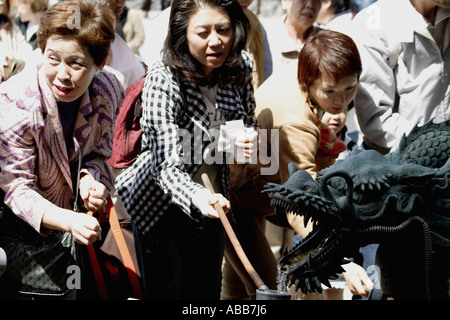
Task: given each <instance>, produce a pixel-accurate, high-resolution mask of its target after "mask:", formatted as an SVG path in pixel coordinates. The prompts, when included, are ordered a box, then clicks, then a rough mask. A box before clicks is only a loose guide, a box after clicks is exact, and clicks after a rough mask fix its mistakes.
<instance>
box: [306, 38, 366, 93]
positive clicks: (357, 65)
mask: <svg viewBox="0 0 450 320" xmlns="http://www.w3.org/2000/svg"><path fill="white" fill-rule="evenodd" d="M361 72H362V65H361V58H360V56H359V51H358V48H357V47H356V44H355V43H354V42H353V40H352V38H350V37H349V36H347V35H345V34H342V33H339V32H336V31H331V30H323V31H320V32H319V33H317V34H316V35H314V36H311V37H309V38H308V39H307V40H306V41H305V44H304V45H303V48H302V50H301V51H300V55H299V58H298V73H297V78H298V82H299V84H300V88H301V90H302V91H304V92H308V91H309V88H310V87H311V86H312V84H313V82H314V81H315V80H317V79H319V78H320V77H321V76H322V75H326V76H328V77H330V78H331V79H333V80H334V81H335V82H336V83H337V82H339V80H341V79H343V78H346V77H348V76H352V75H357V77H358V78H359V76H360V75H361Z"/></svg>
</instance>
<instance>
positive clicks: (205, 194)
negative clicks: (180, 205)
mask: <svg viewBox="0 0 450 320" xmlns="http://www.w3.org/2000/svg"><path fill="white" fill-rule="evenodd" d="M191 202H192V204H193V205H194V206H195V207H196V208H197V209H198V210H200V212H201V213H202V214H203V215H204V216H207V217H209V218H219V213H218V212H217V211H216V209H215V208H214V205H215V204H216V203H218V204H219V205H220V206H221V207H222V208H223V210H224V211H225V212H227V211H228V210H230V208H231V205H230V201H228V200H227V199H226V198H225V197H224V196H223V195H222V194H220V193H211V191H209V190H208V189H206V188H204V189H201V190H199V191H197V192H196V193H195V194H194V196H193V197H192V200H191Z"/></svg>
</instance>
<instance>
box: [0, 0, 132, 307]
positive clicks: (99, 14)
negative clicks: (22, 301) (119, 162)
mask: <svg viewBox="0 0 450 320" xmlns="http://www.w3.org/2000/svg"><path fill="white" fill-rule="evenodd" d="M113 39H114V23H113V16H112V15H111V13H110V10H107V9H105V6H104V5H101V4H98V3H96V2H92V1H88V0H64V1H61V2H58V3H57V4H55V5H54V6H52V7H51V8H50V9H48V10H47V11H46V12H45V13H44V15H43V16H42V18H41V22H40V27H39V31H38V43H39V47H40V49H41V50H42V53H43V57H42V64H40V65H38V66H36V67H33V69H31V68H30V69H29V72H27V74H25V73H22V74H20V75H18V76H16V77H13V78H11V79H10V80H8V81H7V82H5V83H3V84H2V85H1V86H0V105H1V106H2V107H1V108H0V119H2V121H1V122H0V166H1V170H2V174H1V175H0V187H1V189H2V191H3V192H4V201H3V199H1V200H2V201H1V202H0V205H1V206H2V208H1V209H2V211H3V212H4V213H5V214H2V219H1V223H0V228H1V230H0V247H2V248H4V249H5V251H6V254H7V255H8V259H9V258H10V257H11V258H14V257H18V255H20V254H21V253H23V252H24V250H28V249H24V248H29V247H30V246H31V247H33V246H36V245H37V246H38V247H39V248H41V249H40V250H44V249H47V250H51V252H52V254H47V255H46V256H45V257H42V256H41V254H40V252H41V251H38V252H33V251H32V252H31V253H32V254H33V255H32V257H31V258H29V257H28V255H25V257H23V256H22V258H21V259H20V260H19V261H18V262H16V265H14V267H13V268H9V269H7V270H6V272H5V273H4V274H3V275H2V277H0V298H5V297H6V298H8V299H11V298H13V299H14V298H24V297H33V298H38V297H47V298H48V297H60V298H61V297H63V298H73V295H74V293H75V289H76V287H70V286H69V282H68V277H69V276H70V275H71V274H70V273H68V271H67V270H68V269H67V268H68V267H69V266H74V265H75V266H76V265H77V263H78V262H79V261H78V259H77V258H78V257H77V254H76V253H77V250H74V245H73V243H74V241H75V242H78V243H80V244H82V245H89V244H92V243H93V242H94V241H96V240H97V239H98V238H99V237H100V232H101V228H100V225H99V223H98V221H97V219H96V218H94V217H92V216H89V215H87V214H85V213H83V212H78V211H93V212H96V211H98V210H99V209H100V208H101V207H102V206H103V205H104V197H106V196H107V195H109V192H110V191H111V190H112V187H113V180H114V176H113V173H112V171H111V168H110V167H109V165H108V163H107V160H108V159H109V158H110V157H111V155H112V139H113V128H114V121H115V117H116V115H117V112H118V109H119V106H120V104H121V102H122V99H123V89H122V87H121V85H120V82H119V80H118V79H117V78H116V77H115V76H114V74H113V73H111V72H109V71H108V70H106V69H107V68H103V67H104V65H105V63H106V58H107V55H108V52H109V48H110V44H111V41H112V40H113ZM77 208H79V209H78V210H77ZM6 226H10V227H6ZM12 230H16V232H12ZM17 230H19V231H17ZM7 236H8V237H7ZM19 236H20V237H19ZM14 237H19V238H16V239H18V240H17V241H11V239H12V238H14ZM53 249H54V250H53ZM46 252H48V251H44V252H43V253H46ZM55 252H57V253H55ZM39 257H40V262H39V263H37V264H36V263H34V261H35V260H36V259H38V258H39ZM13 261H14V260H13ZM27 261H28V262H29V263H27ZM19 262H20V263H21V264H19ZM50 262H52V264H50ZM8 263H10V262H9V261H8ZM12 263H14V262H12ZM21 266H22V267H21ZM31 279H32V280H33V281H32V280H31Z"/></svg>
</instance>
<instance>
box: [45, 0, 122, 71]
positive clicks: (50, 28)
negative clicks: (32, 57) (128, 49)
mask: <svg viewBox="0 0 450 320" xmlns="http://www.w3.org/2000/svg"><path fill="white" fill-rule="evenodd" d="M78 15H79V16H78ZM74 19H76V20H77V21H78V22H79V25H71V24H69V23H70V22H71V21H73V20H74ZM53 35H58V36H63V37H66V38H68V39H73V40H76V41H78V43H79V44H80V45H83V46H86V48H87V49H88V51H89V53H90V54H91V56H92V58H93V59H94V63H95V65H97V66H98V67H100V66H102V65H103V64H104V62H105V61H106V59H107V57H108V54H109V50H110V47H111V42H112V41H113V40H114V37H115V32H114V17H113V15H112V12H111V10H110V9H109V8H108V7H107V6H106V5H105V4H101V3H98V2H96V1H89V0H64V1H61V2H58V3H56V4H55V5H53V6H52V7H51V8H49V9H48V10H47V11H45V13H44V15H43V16H42V17H41V21H40V24H39V30H38V33H37V39H38V45H39V48H40V49H41V50H42V51H44V50H45V47H46V45H47V39H49V38H50V37H51V36H53Z"/></svg>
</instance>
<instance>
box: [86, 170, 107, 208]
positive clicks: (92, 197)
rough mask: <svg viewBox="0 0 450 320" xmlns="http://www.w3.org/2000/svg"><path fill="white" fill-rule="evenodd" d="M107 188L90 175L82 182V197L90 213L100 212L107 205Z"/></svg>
mask: <svg viewBox="0 0 450 320" xmlns="http://www.w3.org/2000/svg"><path fill="white" fill-rule="evenodd" d="M105 196H106V187H105V185H104V184H103V183H100V182H98V181H97V180H95V179H94V177H93V176H91V175H90V174H86V175H84V176H83V177H82V178H81V180H80V197H81V199H82V200H83V202H84V206H85V208H86V209H88V210H89V211H93V212H95V211H98V210H100V208H101V207H102V206H103V205H104V204H105V202H104V200H103V199H104V198H105Z"/></svg>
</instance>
